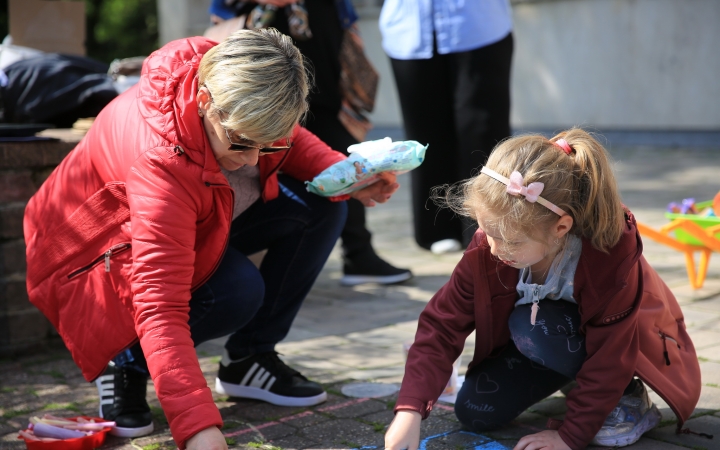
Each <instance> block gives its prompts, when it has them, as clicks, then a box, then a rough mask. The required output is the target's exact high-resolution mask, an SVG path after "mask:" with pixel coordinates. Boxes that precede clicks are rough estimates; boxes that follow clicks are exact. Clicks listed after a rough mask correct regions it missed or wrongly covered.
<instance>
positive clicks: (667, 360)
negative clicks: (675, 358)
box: [658, 330, 680, 366]
mask: <svg viewBox="0 0 720 450" xmlns="http://www.w3.org/2000/svg"><path fill="white" fill-rule="evenodd" d="M658 335H659V336H660V339H662V342H663V356H664V357H665V365H666V366H669V365H670V355H669V354H668V350H667V340H668V339H669V340H671V341H673V342H674V343H675V345H677V348H680V344H679V343H678V341H676V340H675V339H674V338H673V337H671V336H669V335H667V334H665V332H664V331H662V330H660V331H658Z"/></svg>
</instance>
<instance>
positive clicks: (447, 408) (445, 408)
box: [435, 403, 455, 411]
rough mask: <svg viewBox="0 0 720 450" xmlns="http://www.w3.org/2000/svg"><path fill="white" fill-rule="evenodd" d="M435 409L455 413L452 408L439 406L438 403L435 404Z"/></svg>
mask: <svg viewBox="0 0 720 450" xmlns="http://www.w3.org/2000/svg"><path fill="white" fill-rule="evenodd" d="M435 407H436V408H437V409H444V410H445V411H455V408H453V407H452V406H447V405H441V404H440V403H436V404H435Z"/></svg>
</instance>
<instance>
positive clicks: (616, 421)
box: [592, 380, 662, 447]
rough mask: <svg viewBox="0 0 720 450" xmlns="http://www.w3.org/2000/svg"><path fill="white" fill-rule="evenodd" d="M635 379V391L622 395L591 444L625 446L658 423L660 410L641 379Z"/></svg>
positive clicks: (635, 440)
mask: <svg viewBox="0 0 720 450" xmlns="http://www.w3.org/2000/svg"><path fill="white" fill-rule="evenodd" d="M636 381H637V387H636V388H635V391H634V392H633V393H632V394H628V395H623V396H622V398H621V399H620V401H619V402H618V405H617V406H616V407H615V409H613V410H612V412H611V413H610V415H609V416H607V419H605V423H604V424H603V426H602V428H600V431H598V434H597V435H596V436H595V438H594V439H593V440H592V443H593V444H595V445H600V446H602V447H625V446H627V445H631V444H634V443H635V442H637V441H638V439H640V437H641V436H642V435H643V433H645V432H647V431H649V430H652V429H653V428H655V427H656V426H657V425H658V424H659V423H660V419H661V418H662V416H661V415H660V411H658V409H657V406H655V405H654V404H653V402H652V400H650V396H649V395H648V393H647V390H646V389H645V385H643V383H642V381H640V380H636Z"/></svg>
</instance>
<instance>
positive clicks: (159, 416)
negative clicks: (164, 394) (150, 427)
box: [150, 406, 167, 425]
mask: <svg viewBox="0 0 720 450" xmlns="http://www.w3.org/2000/svg"><path fill="white" fill-rule="evenodd" d="M150 412H151V413H152V416H153V419H155V421H156V422H157V423H159V424H162V425H166V424H167V418H166V417H165V413H164V412H163V410H162V408H160V407H159V406H151V407H150Z"/></svg>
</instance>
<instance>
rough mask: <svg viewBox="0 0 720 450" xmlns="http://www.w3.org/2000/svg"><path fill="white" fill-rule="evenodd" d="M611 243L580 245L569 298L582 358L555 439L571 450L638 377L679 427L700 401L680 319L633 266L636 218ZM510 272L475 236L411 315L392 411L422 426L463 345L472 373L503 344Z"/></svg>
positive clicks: (511, 303)
mask: <svg viewBox="0 0 720 450" xmlns="http://www.w3.org/2000/svg"><path fill="white" fill-rule="evenodd" d="M626 219H627V220H626V223H625V224H626V228H625V232H624V233H623V235H622V237H621V239H620V242H618V244H617V245H615V247H613V248H612V249H610V253H609V254H608V253H603V252H601V251H599V250H597V249H595V248H593V247H592V246H591V245H590V242H589V241H588V240H587V239H583V243H582V254H581V257H580V261H579V262H578V266H577V270H576V272H575V279H574V283H575V288H574V292H573V298H575V299H576V300H577V303H578V306H579V311H580V319H581V325H580V331H581V332H582V333H583V334H584V335H585V338H586V341H585V347H586V350H587V358H586V359H585V362H584V363H583V365H582V367H581V368H580V372H579V373H578V374H577V377H576V381H577V383H578V387H577V388H575V389H573V390H572V391H570V393H569V394H568V397H567V413H566V414H565V420H564V422H563V423H562V425H560V426H559V429H558V432H559V433H560V436H561V437H562V439H563V441H565V443H566V444H567V445H568V446H569V447H570V448H572V449H573V450H579V449H583V448H585V447H586V446H587V445H588V443H589V442H590V441H591V440H592V438H593V437H595V434H597V432H598V430H599V429H600V427H602V425H603V422H604V421H605V418H606V417H607V415H608V414H609V413H610V411H612V409H613V408H614V407H615V406H616V405H617V403H618V401H619V400H620V397H622V394H623V390H624V389H625V387H626V386H627V384H628V381H629V380H630V379H631V378H632V377H633V376H634V375H636V376H638V377H639V378H640V379H641V380H643V381H644V382H645V383H646V384H647V385H648V386H650V387H651V388H652V389H653V390H654V391H655V392H657V393H658V394H659V395H660V396H661V397H662V398H663V399H664V400H665V401H666V402H667V404H668V405H669V406H670V408H672V410H673V412H674V413H675V414H676V415H677V417H678V423H679V426H682V424H683V423H684V422H685V421H686V420H687V419H688V418H689V417H690V414H691V413H692V412H693V409H694V408H695V405H696V404H697V401H698V399H699V398H700V386H701V385H700V366H699V364H698V360H697V355H696V354H695V348H694V347H693V343H692V341H691V340H690V336H689V335H688V333H687V331H686V330H685V322H684V318H683V313H682V311H681V310H680V306H679V305H678V303H677V300H676V299H675V297H674V296H673V294H672V292H670V289H668V287H667V286H666V285H665V283H664V282H663V281H662V280H661V279H660V276H659V275H658V274H657V272H655V270H653V269H652V267H650V265H649V264H648V262H647V261H646V260H645V258H644V257H643V256H642V241H641V240H640V235H639V234H638V232H637V227H636V225H635V218H634V217H633V216H632V214H630V213H629V212H628V213H627V216H626ZM518 279H519V270H518V269H515V268H512V267H510V266H506V265H503V264H498V262H497V258H495V257H493V256H492V253H491V252H490V247H489V245H488V243H487V239H486V237H485V235H484V234H483V233H482V232H481V231H478V232H477V233H476V234H475V238H474V239H473V242H471V243H470V246H469V247H468V248H467V250H466V251H465V254H464V255H463V258H462V260H461V261H460V263H458V265H457V267H456V268H455V271H454V272H453V274H452V277H451V278H450V281H449V282H448V283H447V284H446V285H445V286H443V287H442V288H441V289H440V290H439V291H438V292H437V294H435V296H434V297H433V298H432V300H430V302H429V303H428V305H427V307H426V308H425V310H424V311H423V313H422V314H421V315H420V320H419V322H418V330H417V334H416V335H415V343H414V344H413V346H412V347H411V348H410V352H409V354H408V360H407V364H406V365H405V376H404V378H403V382H402V388H401V389H400V395H399V397H398V400H397V402H396V403H395V410H396V411H397V410H412V411H418V412H419V413H420V414H422V415H423V417H427V415H428V414H429V413H430V410H432V406H433V404H434V403H435V402H436V401H437V399H438V397H439V396H440V393H441V392H442V391H443V389H444V387H445V384H446V383H447V380H448V378H449V377H450V372H451V371H452V362H453V361H455V359H457V357H458V356H459V355H460V353H461V352H462V349H463V345H464V343H465V338H466V337H467V336H468V335H469V334H470V333H471V332H472V331H473V330H475V331H476V337H475V354H474V356H473V360H472V362H471V363H470V365H469V366H468V368H472V367H473V366H475V365H476V364H478V363H480V362H481V361H483V360H484V359H485V358H487V357H488V356H490V355H492V354H496V353H497V352H499V351H501V350H502V349H503V348H504V347H505V346H506V345H507V343H508V342H509V341H510V339H511V336H510V329H509V326H508V320H509V317H510V314H511V313H512V311H513V309H514V308H515V302H516V301H517V297H518V293H517V290H516V286H517V282H518Z"/></svg>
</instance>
